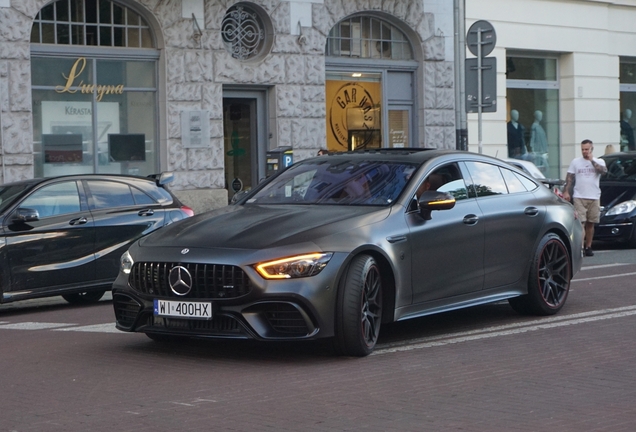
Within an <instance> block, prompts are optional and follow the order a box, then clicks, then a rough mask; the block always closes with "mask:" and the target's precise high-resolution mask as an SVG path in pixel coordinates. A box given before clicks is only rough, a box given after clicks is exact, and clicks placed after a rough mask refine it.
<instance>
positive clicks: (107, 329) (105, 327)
mask: <svg viewBox="0 0 636 432" xmlns="http://www.w3.org/2000/svg"><path fill="white" fill-rule="evenodd" d="M54 331H79V332H94V333H123V332H122V331H119V330H117V329H116V328H115V323H106V324H94V325H87V326H80V327H66V328H58V329H54Z"/></svg>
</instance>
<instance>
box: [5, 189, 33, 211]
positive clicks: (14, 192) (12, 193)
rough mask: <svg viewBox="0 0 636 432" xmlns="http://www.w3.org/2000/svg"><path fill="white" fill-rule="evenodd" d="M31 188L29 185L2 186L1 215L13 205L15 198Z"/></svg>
mask: <svg viewBox="0 0 636 432" xmlns="http://www.w3.org/2000/svg"><path fill="white" fill-rule="evenodd" d="M30 186H31V185H30V184H29V183H20V184H15V185H9V186H0V213H4V210H5V209H6V208H7V207H8V206H9V205H11V203H12V202H13V200H14V198H15V197H16V196H18V195H19V194H20V193H21V192H22V191H23V190H25V189H27V188H28V187H30Z"/></svg>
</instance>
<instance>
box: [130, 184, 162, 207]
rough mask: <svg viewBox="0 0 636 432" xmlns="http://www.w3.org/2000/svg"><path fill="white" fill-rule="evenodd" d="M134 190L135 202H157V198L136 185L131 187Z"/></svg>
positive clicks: (150, 203) (148, 203) (141, 203)
mask: <svg viewBox="0 0 636 432" xmlns="http://www.w3.org/2000/svg"><path fill="white" fill-rule="evenodd" d="M130 190H132V193H133V196H134V197H135V203H136V204H139V205H152V204H157V202H156V201H155V200H153V199H152V198H150V197H149V196H148V195H147V194H146V193H145V192H142V191H140V190H139V189H137V188H136V187H132V186H131V188H130Z"/></svg>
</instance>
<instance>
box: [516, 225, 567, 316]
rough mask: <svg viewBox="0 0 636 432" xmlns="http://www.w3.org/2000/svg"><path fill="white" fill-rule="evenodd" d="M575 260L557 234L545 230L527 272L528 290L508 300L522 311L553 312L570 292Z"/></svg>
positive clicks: (557, 309)
mask: <svg viewBox="0 0 636 432" xmlns="http://www.w3.org/2000/svg"><path fill="white" fill-rule="evenodd" d="M570 279H572V260H571V258H570V254H569V253H568V250H567V248H566V247H565V244H564V243H563V241H562V240H561V239H560V238H559V236H557V235H556V234H553V233H550V234H546V235H545V236H544V237H543V238H542V239H541V242H540V243H539V246H538V247H537V250H536V252H535V255H534V258H533V260H532V267H531V268H530V274H529V276H528V294H526V295H522V296H519V297H515V298H511V299H509V300H508V302H509V303H510V306H512V308H513V309H514V310H516V311H517V312H519V313H522V314H535V315H554V314H555V313H557V312H558V311H560V310H561V308H562V307H563V305H564V304H565V300H566V299H567V297H568V293H569V292H570Z"/></svg>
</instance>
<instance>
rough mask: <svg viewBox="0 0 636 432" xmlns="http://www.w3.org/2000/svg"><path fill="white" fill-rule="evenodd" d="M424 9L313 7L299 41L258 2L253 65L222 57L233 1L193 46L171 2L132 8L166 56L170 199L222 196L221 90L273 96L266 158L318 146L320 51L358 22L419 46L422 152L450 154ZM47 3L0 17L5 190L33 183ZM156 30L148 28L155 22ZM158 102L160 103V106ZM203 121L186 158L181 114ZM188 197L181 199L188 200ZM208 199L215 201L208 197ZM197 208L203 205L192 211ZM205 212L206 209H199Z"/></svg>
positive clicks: (221, 2) (220, 8)
mask: <svg viewBox="0 0 636 432" xmlns="http://www.w3.org/2000/svg"><path fill="white" fill-rule="evenodd" d="M423 1H424V0H395V1H386V0H384V1H382V0H324V2H323V1H321V0H316V2H315V3H312V5H311V6H312V7H311V21H307V22H311V23H312V24H311V26H307V27H303V28H302V36H303V37H302V38H299V35H298V34H293V33H297V32H295V31H292V28H291V27H292V23H290V20H291V19H290V3H289V2H287V1H278V0H255V1H254V2H253V3H254V4H256V5H258V6H259V7H261V8H262V9H263V10H264V12H266V13H267V15H268V16H269V18H270V19H271V26H272V30H273V33H274V36H273V37H274V39H273V45H272V48H271V52H270V53H269V55H267V56H266V57H265V58H264V59H261V60H257V61H238V60H236V59H234V58H232V57H231V56H230V55H229V54H228V53H227V52H226V51H225V49H224V46H223V43H222V40H221V36H220V31H219V30H220V25H221V21H222V19H223V16H224V14H225V12H226V10H227V9H228V8H229V7H230V6H232V5H233V4H234V3H236V2H235V1H234V0H215V1H208V0H206V1H205V2H204V6H205V23H204V24H203V23H201V28H202V35H201V37H200V39H198V38H193V37H192V36H193V28H194V27H193V21H192V20H191V19H186V18H182V10H181V2H180V1H178V0H172V1H167V0H139V1H138V2H137V3H138V4H139V5H141V7H143V8H145V9H146V11H147V13H145V14H144V16H145V17H146V19H148V21H149V23H150V25H151V26H152V27H153V30H154V31H155V32H156V33H158V36H159V37H158V40H159V45H160V46H158V48H159V49H161V50H162V52H163V60H164V64H163V65H164V66H165V83H160V88H159V91H160V96H161V97H160V101H162V102H160V103H161V104H162V105H161V107H160V108H161V110H162V112H163V114H162V118H165V123H164V124H162V125H161V134H162V141H161V142H162V146H165V148H163V149H162V152H161V154H162V155H165V160H164V161H162V167H163V168H165V169H168V170H171V171H174V172H175V183H174V184H173V186H172V189H173V190H175V191H176V192H177V193H180V192H179V191H183V193H181V195H182V196H184V197H187V198H188V200H189V201H191V202H187V204H188V205H190V206H192V207H195V208H196V210H197V211H202V210H204V209H206V206H207V205H212V206H217V205H218V203H219V202H222V201H223V199H222V198H221V197H223V196H224V195H223V194H224V193H226V192H225V180H224V166H223V165H224V159H223V113H222V99H223V98H222V88H223V85H227V84H234V85H259V86H265V87H267V88H269V89H270V92H269V97H270V99H272V100H271V101H270V104H269V107H270V110H272V111H274V112H270V113H269V116H270V125H269V126H270V131H269V132H270V136H271V138H270V142H269V143H268V145H269V147H270V148H273V147H276V146H292V147H293V148H294V154H295V160H302V159H304V158H306V157H309V156H313V155H315V154H316V151H317V150H318V149H319V148H322V147H324V146H325V142H326V123H325V111H326V107H325V87H324V83H325V43H326V39H327V36H328V34H329V31H330V30H331V28H332V27H333V26H334V25H335V24H336V23H338V22H339V21H340V20H342V19H344V18H345V17H347V16H349V15H351V14H354V13H357V12H362V11H365V12H371V13H376V14H380V15H382V14H384V15H383V16H389V17H393V18H395V19H396V20H399V21H401V22H403V23H404V24H405V26H407V27H409V28H410V29H411V34H415V35H416V36H417V39H418V40H417V41H416V42H417V45H416V47H415V49H416V51H418V50H419V53H418V54H417V57H418V58H419V60H420V63H421V67H420V68H419V76H418V83H419V87H418V88H419V89H421V92H420V94H419V95H418V102H417V103H418V108H419V111H418V113H417V116H418V125H419V131H418V134H419V143H418V145H420V146H426V147H440V148H454V147H455V126H454V125H455V119H454V89H453V87H454V85H453V77H454V75H453V63H452V59H450V60H449V59H446V58H445V42H444V37H443V36H442V35H441V34H439V33H440V32H439V31H438V29H437V28H436V26H435V17H434V15H433V14H432V13H427V12H425V11H424V6H423ZM47 3H49V0H23V1H16V0H13V1H12V3H11V7H10V8H0V91H1V92H0V108H1V110H0V124H1V125H2V127H1V131H0V132H1V143H0V144H1V146H2V153H1V156H2V168H3V169H2V179H1V180H0V181H2V182H9V181H15V180H19V179H23V178H29V177H32V176H33V137H32V129H33V127H32V126H33V125H32V115H31V89H30V88H31V76H30V61H29V35H30V31H31V25H32V20H33V18H34V17H35V15H36V14H37V12H38V11H39V10H40V8H42V7H43V6H44V5H45V4H47ZM153 20H154V21H153ZM164 97H165V100H162V98H164ZM188 110H207V111H208V112H209V113H210V132H211V133H210V135H211V138H210V146H209V148H198V149H186V148H184V147H183V145H182V142H181V121H180V115H181V112H182V111H188ZM186 191H187V193H186ZM210 191H216V192H214V193H210ZM199 202H200V203H201V205H200V206H199ZM203 203H205V204H203Z"/></svg>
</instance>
